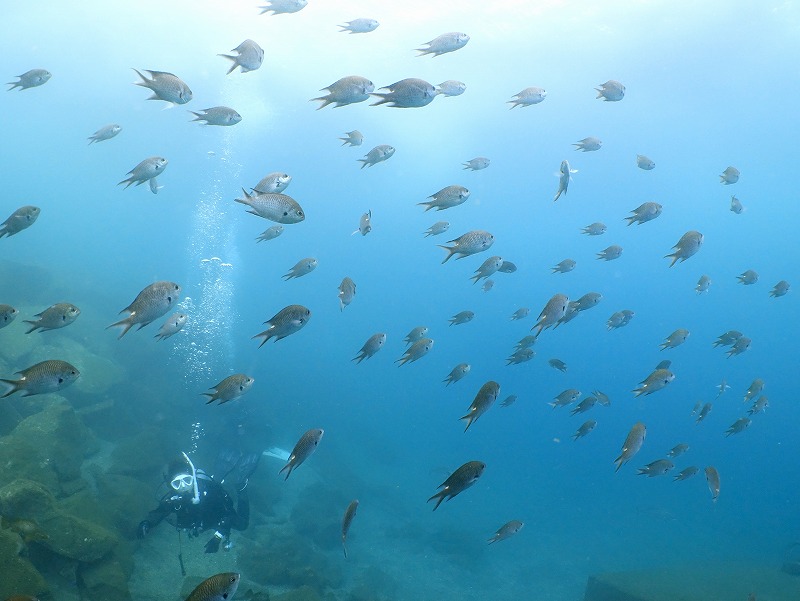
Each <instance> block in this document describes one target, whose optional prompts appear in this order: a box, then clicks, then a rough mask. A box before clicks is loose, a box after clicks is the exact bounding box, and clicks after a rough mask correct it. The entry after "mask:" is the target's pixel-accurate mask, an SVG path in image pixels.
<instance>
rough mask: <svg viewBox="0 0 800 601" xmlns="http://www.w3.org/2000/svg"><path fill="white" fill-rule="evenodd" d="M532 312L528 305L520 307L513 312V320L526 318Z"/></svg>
mask: <svg viewBox="0 0 800 601" xmlns="http://www.w3.org/2000/svg"><path fill="white" fill-rule="evenodd" d="M530 312H531V310H530V309H529V308H528V307H520V308H519V309H517V310H516V311H514V312H513V313H512V314H511V321H516V320H518V319H525V318H526V317H527V316H528V314H529V313H530Z"/></svg>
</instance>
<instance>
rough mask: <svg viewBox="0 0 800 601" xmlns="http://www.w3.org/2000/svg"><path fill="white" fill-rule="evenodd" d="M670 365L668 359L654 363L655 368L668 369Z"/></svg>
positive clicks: (670, 362)
mask: <svg viewBox="0 0 800 601" xmlns="http://www.w3.org/2000/svg"><path fill="white" fill-rule="evenodd" d="M671 365H672V361H670V360H669V359H664V360H663V361H659V362H658V365H656V369H669V368H670V366H671Z"/></svg>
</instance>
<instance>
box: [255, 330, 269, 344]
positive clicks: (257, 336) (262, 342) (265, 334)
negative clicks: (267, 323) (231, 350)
mask: <svg viewBox="0 0 800 601" xmlns="http://www.w3.org/2000/svg"><path fill="white" fill-rule="evenodd" d="M253 338H263V339H264V340H262V341H261V344H259V345H258V348H261V347H262V346H264V343H265V342H267V340H269V339H270V338H272V334H270V333H269V332H261V333H260V334H256V335H255V336H253Z"/></svg>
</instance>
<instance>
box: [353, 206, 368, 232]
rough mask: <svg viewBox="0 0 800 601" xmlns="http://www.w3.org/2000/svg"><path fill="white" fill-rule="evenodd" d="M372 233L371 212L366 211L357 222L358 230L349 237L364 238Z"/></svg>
mask: <svg viewBox="0 0 800 601" xmlns="http://www.w3.org/2000/svg"><path fill="white" fill-rule="evenodd" d="M371 231H372V211H367V212H366V213H364V214H363V215H361V219H359V220H358V229H357V230H355V231H354V232H353V233H352V234H351V235H355V234H361V235H362V236H366V235H367V234H369V233H370V232H371Z"/></svg>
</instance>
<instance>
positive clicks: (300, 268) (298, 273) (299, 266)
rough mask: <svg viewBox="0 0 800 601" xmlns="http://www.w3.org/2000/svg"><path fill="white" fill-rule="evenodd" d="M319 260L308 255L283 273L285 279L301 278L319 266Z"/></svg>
mask: <svg viewBox="0 0 800 601" xmlns="http://www.w3.org/2000/svg"><path fill="white" fill-rule="evenodd" d="M318 264H319V263H318V261H317V260H316V259H315V258H314V257H307V258H305V259H300V260H299V261H298V262H297V263H295V264H294V266H293V267H292V268H291V269H289V271H288V272H287V273H285V274H283V276H281V277H283V279H284V281H287V282H288V281H289V280H291V279H293V278H301V277H303V276H304V275H307V274H309V273H311V272H312V271H314V270H315V269H316V268H317V265H318Z"/></svg>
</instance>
